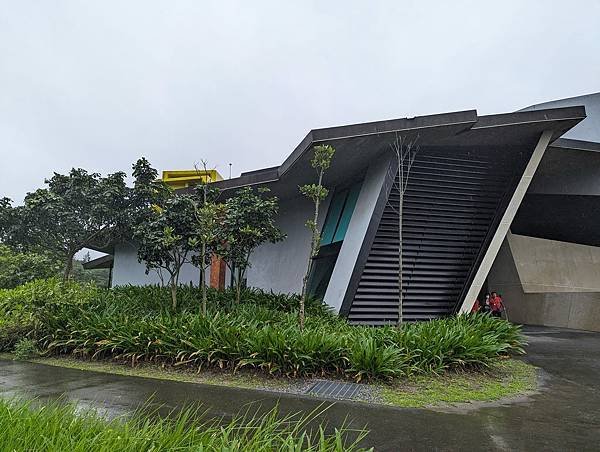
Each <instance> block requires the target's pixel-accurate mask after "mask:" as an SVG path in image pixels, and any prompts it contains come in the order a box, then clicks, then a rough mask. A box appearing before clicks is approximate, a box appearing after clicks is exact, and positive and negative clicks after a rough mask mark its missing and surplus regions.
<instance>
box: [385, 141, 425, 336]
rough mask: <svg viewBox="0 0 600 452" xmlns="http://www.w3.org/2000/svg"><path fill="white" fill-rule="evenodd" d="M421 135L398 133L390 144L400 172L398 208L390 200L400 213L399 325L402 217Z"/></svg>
mask: <svg viewBox="0 0 600 452" xmlns="http://www.w3.org/2000/svg"><path fill="white" fill-rule="evenodd" d="M418 138H419V137H418V136H417V137H413V138H409V137H403V136H401V135H399V134H398V133H396V137H395V139H394V141H393V142H392V143H391V144H390V148H391V150H392V151H393V152H394V155H395V156H396V159H397V164H398V173H397V175H396V177H395V178H394V182H393V187H392V188H395V189H396V190H398V195H399V202H398V208H396V207H394V205H393V204H392V203H391V202H389V201H388V202H389V206H390V208H391V209H392V210H393V211H394V212H396V213H397V214H398V323H397V324H398V326H400V325H401V324H402V321H403V317H402V307H403V304H404V303H403V301H404V300H403V295H402V289H403V281H402V217H403V209H404V194H405V193H406V190H407V188H408V179H409V176H410V172H411V170H412V167H413V164H414V162H415V158H416V156H417V153H418V152H419V146H418V145H417V144H416V143H417V139H418Z"/></svg>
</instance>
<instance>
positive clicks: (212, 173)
mask: <svg viewBox="0 0 600 452" xmlns="http://www.w3.org/2000/svg"><path fill="white" fill-rule="evenodd" d="M162 180H163V182H165V183H166V184H167V185H169V186H170V187H171V188H173V189H174V190H178V189H180V188H186V187H193V186H194V185H198V184H199V183H203V182H209V183H210V182H216V181H218V180H223V178H222V177H221V175H220V174H219V172H218V171H217V170H214V169H212V170H206V171H204V170H200V169H198V170H197V169H191V170H166V171H163V172H162Z"/></svg>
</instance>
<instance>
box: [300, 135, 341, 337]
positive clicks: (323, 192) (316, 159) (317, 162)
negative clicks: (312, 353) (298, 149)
mask: <svg viewBox="0 0 600 452" xmlns="http://www.w3.org/2000/svg"><path fill="white" fill-rule="evenodd" d="M334 154H335V149H334V148H333V147H332V146H330V145H328V144H327V145H319V146H315V148H314V155H313V158H312V160H311V161H310V164H311V166H312V167H313V168H314V169H315V170H316V172H317V183H316V184H307V185H303V186H302V187H300V193H302V194H303V195H304V196H306V197H307V198H308V199H310V200H311V201H312V202H313V204H314V214H313V218H312V219H310V220H307V222H306V227H307V228H308V229H309V230H310V233H311V240H310V254H309V256H308V264H307V266H306V273H305V274H304V278H302V293H301V294H300V312H299V321H300V329H304V319H305V312H304V306H305V304H306V290H307V286H308V278H309V276H310V272H311V270H312V264H313V260H314V258H315V257H316V256H317V254H319V248H320V243H321V233H320V232H319V226H318V225H319V207H320V205H321V202H323V200H325V198H327V195H328V194H329V190H327V188H325V187H324V186H323V176H324V175H325V171H327V169H328V168H329V166H330V165H331V160H332V159H333V155H334Z"/></svg>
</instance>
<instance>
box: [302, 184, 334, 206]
mask: <svg viewBox="0 0 600 452" xmlns="http://www.w3.org/2000/svg"><path fill="white" fill-rule="evenodd" d="M300 193H301V194H303V195H304V196H306V197H307V198H308V199H310V200H311V201H312V202H317V201H323V200H324V199H325V198H327V195H328V194H329V190H327V189H326V188H325V187H323V186H321V185H317V184H307V185H303V186H302V187H300Z"/></svg>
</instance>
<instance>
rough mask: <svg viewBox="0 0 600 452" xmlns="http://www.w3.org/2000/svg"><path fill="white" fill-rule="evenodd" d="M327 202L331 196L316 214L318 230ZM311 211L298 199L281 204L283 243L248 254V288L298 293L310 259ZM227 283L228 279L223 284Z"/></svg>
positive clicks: (264, 246) (304, 200)
mask: <svg viewBox="0 0 600 452" xmlns="http://www.w3.org/2000/svg"><path fill="white" fill-rule="evenodd" d="M330 193H333V190H330ZM330 200H331V196H329V197H328V198H327V199H326V200H325V202H324V203H323V204H322V207H321V209H320V211H319V228H322V227H323V223H324V221H325V217H326V215H327V209H328V207H329V202H330ZM313 211H314V207H313V204H312V203H311V202H310V201H309V200H307V199H306V198H305V197H304V196H301V195H299V196H297V197H295V198H292V199H288V200H285V201H281V204H280V212H279V217H278V221H277V224H278V226H279V227H280V228H281V230H283V231H284V232H285V233H286V234H287V238H286V239H285V240H284V241H283V242H279V243H275V244H271V243H267V244H265V245H261V246H260V247H258V248H257V249H256V250H255V251H254V253H252V255H251V256H250V268H249V269H248V271H247V279H248V285H249V286H251V287H258V288H261V289H266V290H273V291H274V292H281V293H300V291H301V290H302V277H303V276H304V273H305V271H306V266H307V264H308V256H309V255H310V232H309V230H308V228H307V227H306V226H305V223H306V220H308V219H309V218H312V215H313ZM228 275H229V272H228ZM228 277H229V276H228ZM228 283H229V279H227V280H226V284H228Z"/></svg>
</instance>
